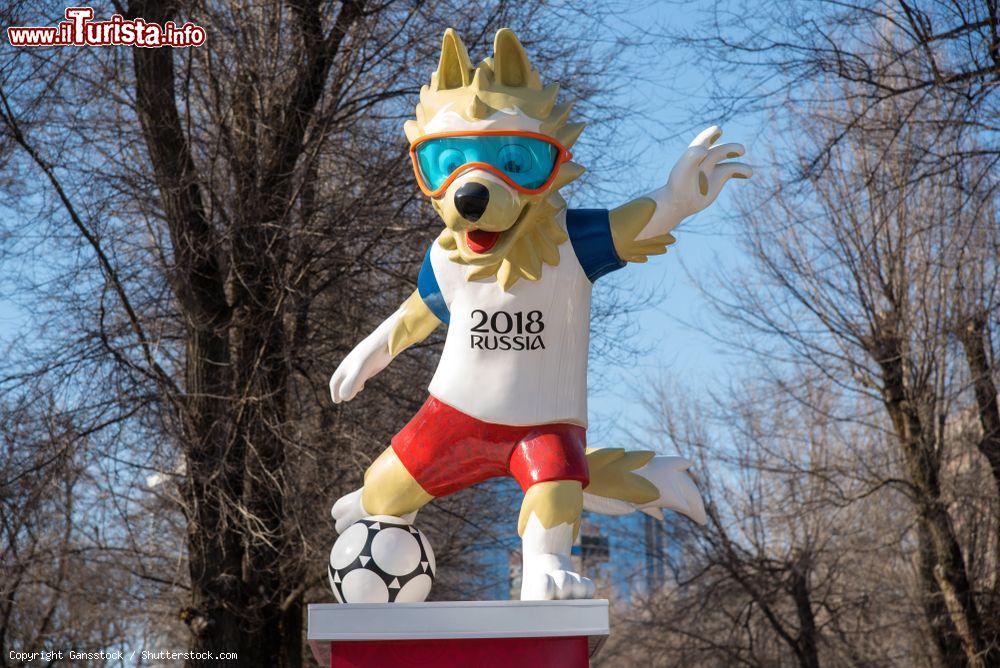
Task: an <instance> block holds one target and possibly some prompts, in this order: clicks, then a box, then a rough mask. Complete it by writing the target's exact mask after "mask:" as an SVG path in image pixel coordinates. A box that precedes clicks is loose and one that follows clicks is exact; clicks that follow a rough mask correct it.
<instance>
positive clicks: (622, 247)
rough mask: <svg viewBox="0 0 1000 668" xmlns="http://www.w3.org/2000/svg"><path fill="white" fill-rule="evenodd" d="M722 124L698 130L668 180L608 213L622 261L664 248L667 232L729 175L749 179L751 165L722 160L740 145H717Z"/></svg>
mask: <svg viewBox="0 0 1000 668" xmlns="http://www.w3.org/2000/svg"><path fill="white" fill-rule="evenodd" d="M721 136H722V129H721V128H719V127H718V126H715V125H713V126H712V127H709V128H706V129H705V130H702V131H701V133H699V134H698V136H697V137H695V138H694V140H693V141H692V142H691V143H690V144H689V145H688V148H687V150H686V151H684V153H683V155H681V157H680V158H679V159H678V160H677V162H676V163H675V164H674V166H673V168H672V169H671V170H670V177H669V178H668V179H667V184H666V185H665V186H663V187H662V188H659V189H657V190H654V191H653V192H651V193H649V194H648V195H646V196H644V197H640V198H638V199H634V200H632V201H631V202H629V203H627V204H624V205H622V206H620V207H618V208H617V209H614V210H613V211H612V212H611V233H612V236H613V237H614V242H615V250H616V251H617V252H618V256H619V257H620V258H621V259H622V260H625V261H626V262H645V261H646V260H647V258H648V257H649V256H650V255H660V254H662V253H665V252H666V250H667V246H669V245H670V244H672V243H673V242H674V241H675V239H674V237H673V235H672V234H670V233H671V231H673V229H674V228H675V227H677V226H678V225H680V223H681V222H682V221H683V220H684V219H685V218H687V217H689V216H692V215H694V214H696V213H698V212H699V211H701V210H703V209H704V208H706V207H707V206H708V205H710V204H711V203H712V202H714V201H715V199H716V198H717V197H718V196H719V193H720V192H722V187H723V186H724V185H725V184H726V182H727V181H729V179H733V178H735V179H748V178H750V176H751V175H752V174H753V169H752V168H751V167H750V165H747V164H745V163H742V162H722V161H723V160H726V159H728V158H737V157H739V156H741V155H743V154H744V153H745V151H746V149H745V148H744V147H743V145H742V144H716V143H715V142H716V141H717V140H718V139H719V138H720V137H721Z"/></svg>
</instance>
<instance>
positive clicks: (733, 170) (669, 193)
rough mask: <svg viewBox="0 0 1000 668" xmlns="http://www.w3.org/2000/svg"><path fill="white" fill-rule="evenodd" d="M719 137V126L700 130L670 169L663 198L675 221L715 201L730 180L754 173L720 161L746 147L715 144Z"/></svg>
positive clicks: (737, 153) (747, 166)
mask: <svg viewBox="0 0 1000 668" xmlns="http://www.w3.org/2000/svg"><path fill="white" fill-rule="evenodd" d="M721 136H722V128H720V127H719V126H717V125H713V126H712V127H709V128H706V129H704V130H702V131H701V132H700V133H699V134H698V136H697V137H695V138H694V141H692V142H691V143H690V144H689V145H688V148H687V150H686V151H684V154H683V155H682V156H681V157H680V159H679V160H678V161H677V163H676V164H674V167H673V169H671V170H670V178H668V179H667V185H666V187H665V188H664V191H665V192H663V195H664V196H665V197H664V198H663V199H664V200H665V201H664V203H665V204H666V205H667V206H670V207H671V208H672V209H673V212H672V213H674V215H676V217H677V218H678V222H680V219H684V218H687V217H688V216H691V215H694V214H696V213H698V212H699V211H701V210H703V209H704V208H705V207H707V206H708V205H709V204H711V203H712V202H714V201H715V198H716V197H718V196H719V193H720V192H722V186H724V185H725V184H726V181H728V180H729V179H748V178H750V177H751V176H752V175H753V169H752V168H751V167H750V165H748V164H746V163H742V162H723V160H728V159H731V158H738V157H740V156H741V155H743V154H744V153H745V152H746V149H745V148H744V147H743V144H736V143H730V144H716V143H715V142H716V141H718V140H719V138H720V137H721Z"/></svg>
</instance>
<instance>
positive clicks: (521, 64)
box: [493, 28, 532, 88]
mask: <svg viewBox="0 0 1000 668" xmlns="http://www.w3.org/2000/svg"><path fill="white" fill-rule="evenodd" d="M493 69H494V72H495V75H496V80H497V83H500V84H502V85H504V86H510V87H512V88H519V87H522V86H528V85H530V83H531V81H532V77H531V63H529V62H528V55H527V54H526V53H525V52H524V47H522V46H521V43H520V42H519V41H517V36H516V35H514V31H513V30H511V29H510V28H501V29H500V30H498V31H497V35H496V37H495V38H494V40H493Z"/></svg>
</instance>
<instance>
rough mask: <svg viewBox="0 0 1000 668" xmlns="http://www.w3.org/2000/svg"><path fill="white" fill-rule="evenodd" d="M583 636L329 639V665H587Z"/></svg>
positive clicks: (491, 667) (578, 667)
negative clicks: (372, 639)
mask: <svg viewBox="0 0 1000 668" xmlns="http://www.w3.org/2000/svg"><path fill="white" fill-rule="evenodd" d="M588 654H589V650H588V647H587V638H586V637H585V636H576V637H569V638H461V639H444V640H378V641H367V642H366V641H363V640H362V641H352V642H332V643H330V668H369V667H371V666H393V667H394V668H395V667H397V666H398V667H399V668H417V667H419V668H468V666H475V668H510V667H511V666H517V668H586V667H587V666H589V665H590V660H589V658H588Z"/></svg>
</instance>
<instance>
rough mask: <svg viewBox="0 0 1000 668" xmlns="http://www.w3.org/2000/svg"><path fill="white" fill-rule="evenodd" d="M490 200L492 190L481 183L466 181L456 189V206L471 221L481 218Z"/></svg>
mask: <svg viewBox="0 0 1000 668" xmlns="http://www.w3.org/2000/svg"><path fill="white" fill-rule="evenodd" d="M489 202H490V191H489V189H488V188H487V187H486V186H484V185H483V184H481V183H475V182H470V183H466V184H465V185H463V186H462V187H461V188H459V189H458V190H456V191H455V208H456V209H458V212H459V213H460V214H462V217H463V218H465V219H466V220H468V221H469V222H471V223H474V222H476V221H477V220H479V218H480V217H481V216H482V215H483V212H484V211H486V205H487V204H489Z"/></svg>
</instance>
